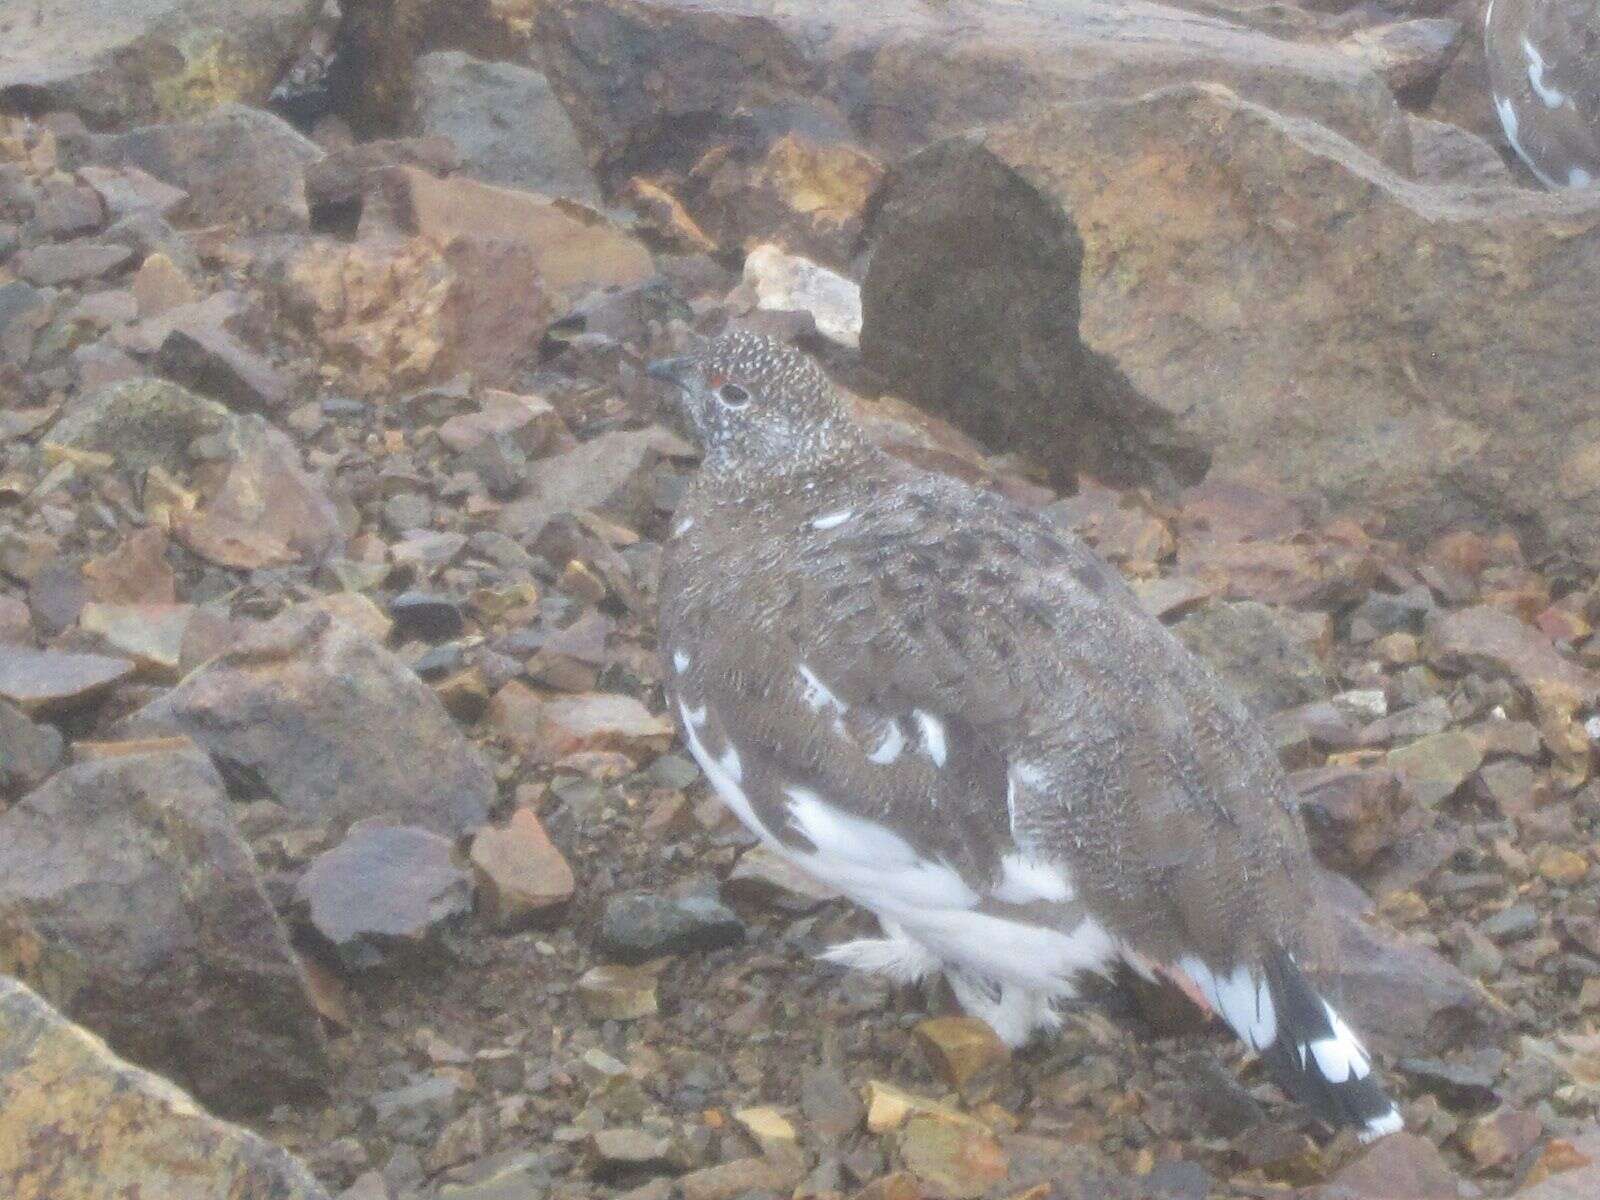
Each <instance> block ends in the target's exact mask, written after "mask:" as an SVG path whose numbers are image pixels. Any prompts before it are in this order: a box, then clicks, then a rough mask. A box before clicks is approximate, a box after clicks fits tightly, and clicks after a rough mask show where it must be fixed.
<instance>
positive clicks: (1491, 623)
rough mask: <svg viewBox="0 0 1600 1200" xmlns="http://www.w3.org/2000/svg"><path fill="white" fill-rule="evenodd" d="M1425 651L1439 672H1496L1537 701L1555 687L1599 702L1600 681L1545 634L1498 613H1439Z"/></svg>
mask: <svg viewBox="0 0 1600 1200" xmlns="http://www.w3.org/2000/svg"><path fill="white" fill-rule="evenodd" d="M1425 649H1426V652H1427V655H1428V658H1429V661H1431V662H1433V663H1435V664H1437V665H1438V666H1440V667H1444V668H1446V669H1449V670H1485V669H1488V670H1493V671H1496V672H1498V673H1499V674H1501V675H1504V676H1507V677H1508V678H1510V679H1512V680H1514V681H1516V682H1517V683H1519V684H1521V685H1522V686H1523V687H1524V688H1526V689H1527V690H1528V692H1530V693H1531V694H1533V695H1535V696H1537V695H1538V694H1539V693H1540V692H1541V691H1542V690H1547V689H1549V688H1551V687H1555V688H1559V689H1562V690H1567V691H1570V692H1571V693H1572V694H1573V695H1574V696H1575V697H1576V698H1577V699H1578V700H1579V701H1580V702H1583V703H1589V704H1592V703H1594V702H1595V701H1596V700H1597V699H1600V675H1596V674H1594V673H1593V672H1591V671H1588V670H1586V669H1584V668H1583V667H1581V666H1579V665H1578V664H1577V663H1575V662H1573V661H1571V660H1570V659H1567V658H1563V657H1562V656H1561V655H1560V654H1559V653H1557V651H1556V649H1555V647H1554V646H1553V645H1551V643H1550V639H1549V638H1547V637H1546V636H1545V635H1544V634H1542V633H1540V632H1539V631H1538V630H1537V629H1535V628H1534V627H1533V626H1531V625H1527V624H1524V623H1523V622H1521V621H1519V620H1517V618H1515V617H1513V616H1512V615H1511V614H1509V613H1505V612H1502V611H1500V610H1499V609H1495V608H1487V607H1482V606H1480V607H1477V608H1463V609H1456V610H1454V611H1450V612H1440V613H1438V614H1437V615H1436V617H1435V618H1434V619H1433V620H1432V621H1430V622H1429V624H1428V628H1427V635H1426V641H1425Z"/></svg>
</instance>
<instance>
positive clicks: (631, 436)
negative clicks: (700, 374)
mask: <svg viewBox="0 0 1600 1200" xmlns="http://www.w3.org/2000/svg"><path fill="white" fill-rule="evenodd" d="M687 453H689V448H688V447H687V446H685V445H684V444H683V443H682V442H681V441H680V440H679V439H678V438H676V437H674V436H673V435H672V434H670V433H668V432H667V431H666V430H664V429H659V428H655V427H651V428H648V429H637V430H619V431H616V432H613V433H603V434H601V435H600V436H599V437H596V438H592V439H590V440H589V441H587V442H584V443H583V444H582V445H580V446H578V447H577V448H575V449H572V450H568V451H567V452H566V453H565V454H557V455H555V456H553V457H551V458H545V459H540V460H539V461H538V462H536V463H534V464H532V466H531V468H530V474H531V476H532V478H530V479H529V481H528V494H527V495H525V496H523V497H521V498H520V499H517V500H514V501H512V502H511V503H510V504H508V505H506V506H505V508H504V509H502V510H501V512H500V516H499V518H498V519H497V525H498V528H499V530H500V532H502V533H505V534H508V535H510V536H512V537H515V538H519V539H521V540H523V541H525V542H532V541H534V540H535V539H537V538H538V536H539V534H540V533H541V532H542V531H543V530H544V527H545V526H546V525H548V524H549V523H550V521H551V520H552V519H554V518H555V517H558V516H561V515H563V514H565V513H579V512H583V511H585V510H588V509H593V510H596V511H603V512H605V513H607V514H609V515H611V516H615V517H619V518H621V519H622V520H624V521H629V522H632V523H633V524H635V525H637V524H638V523H639V522H640V521H641V520H642V518H643V517H644V515H646V514H647V513H648V512H649V511H650V508H651V506H652V504H653V488H652V486H651V479H650V469H651V468H652V467H653V466H654V465H655V463H656V462H657V460H658V459H660V458H661V457H662V456H663V455H669V456H673V457H678V456H681V455H685V454H687Z"/></svg>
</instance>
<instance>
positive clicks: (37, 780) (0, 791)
mask: <svg viewBox="0 0 1600 1200" xmlns="http://www.w3.org/2000/svg"><path fill="white" fill-rule="evenodd" d="M0 653H3V651H0ZM64 749H65V743H64V742H63V741H62V737H61V734H60V733H58V732H57V731H56V730H55V729H54V728H53V727H51V726H49V725H36V724H34V723H33V722H32V721H30V720H28V718H27V717H25V716H24V715H23V714H22V712H21V711H20V710H18V709H17V708H16V707H15V706H14V705H12V704H10V703H9V702H8V701H5V700H0V797H4V796H15V795H19V794H21V793H22V792H25V791H27V790H28V789H29V788H34V787H37V786H38V785H39V784H41V783H43V782H44V781H45V779H46V777H47V776H49V774H50V772H51V771H54V770H55V769H56V767H57V766H58V765H59V764H60V762H61V755H62V753H63V751H64Z"/></svg>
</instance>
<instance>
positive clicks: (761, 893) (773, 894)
mask: <svg viewBox="0 0 1600 1200" xmlns="http://www.w3.org/2000/svg"><path fill="white" fill-rule="evenodd" d="M722 890H723V891H724V893H726V894H727V895H728V896H729V897H730V898H732V899H735V900H745V901H749V902H752V903H760V904H770V905H772V906H774V907H776V908H781V909H783V910H785V911H787V912H811V911H812V910H814V909H816V908H819V907H821V906H822V905H823V904H826V903H827V902H828V901H830V900H837V899H839V893H838V892H837V891H835V890H834V889H833V888H831V887H829V886H828V885H827V884H825V883H823V882H821V881H820V880H818V879H817V878H816V877H815V876H814V875H811V874H809V873H807V872H806V871H805V870H803V869H802V868H800V867H798V866H796V865H795V864H794V862H793V861H792V860H791V859H788V858H785V857H783V856H782V855H780V854H778V853H776V852H775V851H772V850H769V849H768V848H767V847H765V846H752V847H751V848H750V849H749V850H746V851H745V852H744V853H743V854H741V855H740V856H739V861H738V862H736V863H735V864H734V865H733V870H732V871H731V872H729V874H728V879H727V882H726V883H724V884H723V889H722Z"/></svg>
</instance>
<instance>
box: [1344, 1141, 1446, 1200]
mask: <svg viewBox="0 0 1600 1200" xmlns="http://www.w3.org/2000/svg"><path fill="white" fill-rule="evenodd" d="M1315 1194H1316V1197H1317V1200H1456V1198H1457V1197H1458V1196H1459V1195H1460V1191H1459V1185H1458V1183H1457V1180H1456V1176H1455V1172H1453V1171H1451V1170H1450V1167H1449V1166H1448V1165H1447V1164H1446V1163H1445V1161H1444V1157H1443V1156H1442V1155H1441V1154H1440V1153H1439V1151H1438V1150H1437V1149H1436V1148H1435V1147H1434V1144H1433V1143H1432V1142H1430V1141H1428V1139H1427V1138H1424V1137H1419V1136H1418V1135H1416V1134H1414V1133H1405V1132H1401V1133H1392V1134H1390V1135H1389V1136H1388V1137H1385V1138H1380V1139H1379V1140H1378V1141H1377V1142H1375V1143H1373V1145H1372V1148H1371V1149H1369V1150H1368V1151H1367V1152H1366V1153H1365V1154H1364V1155H1362V1157H1360V1158H1359V1159H1357V1160H1356V1161H1355V1162H1353V1163H1351V1164H1350V1165H1349V1166H1347V1167H1345V1168H1344V1169H1343V1170H1341V1171H1340V1172H1339V1173H1338V1174H1337V1175H1335V1176H1334V1177H1333V1179H1332V1181H1331V1182H1329V1183H1328V1184H1327V1185H1326V1186H1324V1187H1323V1188H1321V1189H1320V1190H1318V1191H1317V1192H1316V1193H1315Z"/></svg>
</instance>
